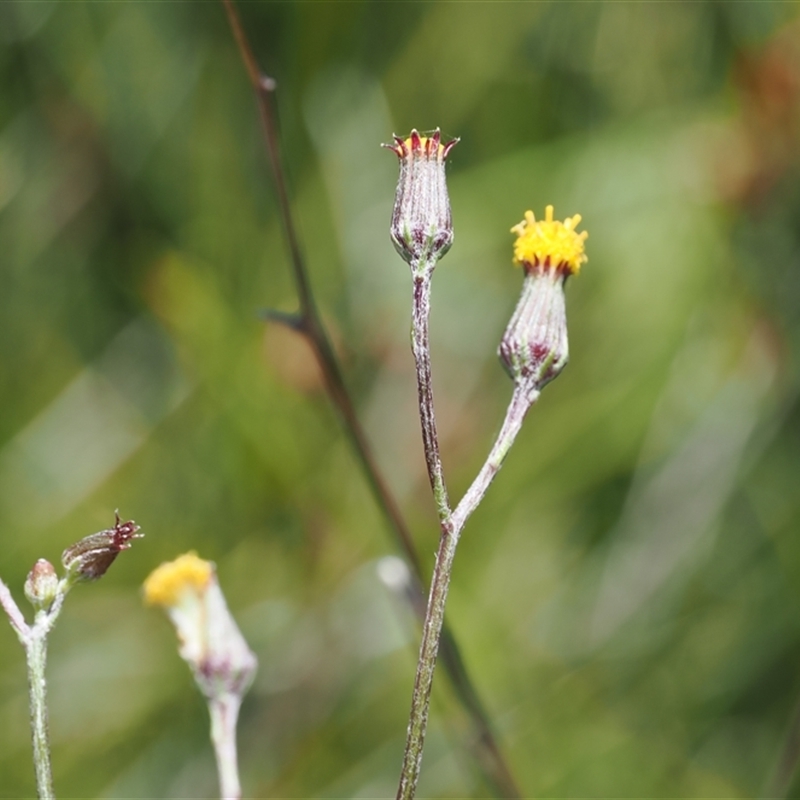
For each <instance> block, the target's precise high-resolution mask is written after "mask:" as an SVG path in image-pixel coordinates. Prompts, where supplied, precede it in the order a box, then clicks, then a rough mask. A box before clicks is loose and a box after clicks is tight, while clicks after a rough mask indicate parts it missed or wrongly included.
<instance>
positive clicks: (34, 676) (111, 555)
mask: <svg viewBox="0 0 800 800" xmlns="http://www.w3.org/2000/svg"><path fill="white" fill-rule="evenodd" d="M141 536H143V534H140V533H139V526H138V525H137V524H136V523H135V522H133V521H132V520H130V521H128V522H121V521H120V518H119V514H117V516H116V522H115V524H114V527H113V528H109V529H107V530H103V531H100V532H99V533H93V534H91V535H90V536H86V537H84V538H83V539H81V540H80V541H78V542H76V543H75V544H73V545H71V546H70V547H68V548H67V549H66V550H65V551H64V553H63V554H62V556H61V561H62V564H63V565H64V567H65V569H66V576H65V577H63V578H59V577H58V576H57V575H56V571H55V569H54V567H53V565H52V564H51V563H50V562H49V561H47V560H45V559H43V558H40V559H39V560H38V561H37V562H36V563H35V564H34V565H33V569H31V571H30V573H29V574H28V578H27V580H26V581H25V596H26V597H27V599H28V600H29V601H30V603H31V604H32V605H33V607H34V609H35V614H34V619H33V624H32V625H29V624H28V623H27V622H26V621H25V617H24V615H23V614H22V612H21V611H20V610H19V607H18V606H17V604H16V602H15V601H14V598H13V597H12V595H11V592H10V591H9V589H8V587H7V586H6V585H5V583H3V581H2V580H0V606H2V607H3V610H4V611H5V612H6V614H7V615H8V619H9V621H10V622H11V627H12V628H13V629H14V631H15V632H16V634H17V638H18V639H19V641H20V644H21V645H22V646H23V648H24V649H25V660H26V662H27V667H28V693H29V698H30V714H31V739H32V743H33V767H34V772H35V774H36V794H37V797H39V798H40V800H55V793H54V791H53V775H52V769H51V766H50V744H49V737H48V730H47V680H46V676H45V667H46V666H47V637H48V635H49V633H50V631H51V630H52V629H53V626H54V625H55V624H56V620H57V619H58V617H59V615H60V614H61V609H62V607H63V605H64V599H65V598H66V596H67V593H68V592H69V591H70V589H71V588H72V587H73V586H74V585H75V584H76V583H80V582H83V581H92V580H96V579H97V578H100V577H102V576H103V575H104V574H105V572H106V570H107V569H108V568H109V567H110V566H111V564H112V562H113V561H114V560H115V559H116V557H117V556H118V555H119V554H120V553H121V552H122V551H123V550H127V549H129V548H130V546H131V544H130V543H131V540H132V539H139V538H141Z"/></svg>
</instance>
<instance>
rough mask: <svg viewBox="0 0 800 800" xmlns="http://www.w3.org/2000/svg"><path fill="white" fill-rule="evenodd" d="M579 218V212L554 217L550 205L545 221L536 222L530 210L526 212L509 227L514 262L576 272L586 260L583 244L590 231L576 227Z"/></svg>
mask: <svg viewBox="0 0 800 800" xmlns="http://www.w3.org/2000/svg"><path fill="white" fill-rule="evenodd" d="M580 221H581V215H580V214H575V216H574V217H567V219H565V220H564V222H559V221H558V220H554V219H553V206H547V208H546V209H545V217H544V220H539V221H537V220H536V218H535V217H534V216H533V211H526V212H525V219H524V220H523V221H522V222H520V223H519V225H515V226H514V227H513V228H512V229H511V232H512V233H516V234H517V241H516V242H514V263H515V264H519V265H521V266H524V267H527V268H529V269H531V268H534V267H540V266H541V267H552V268H554V269H558V270H560V271H562V272H564V273H566V274H567V275H577V274H578V272H579V271H580V268H581V264H583V263H585V262H586V261H587V260H588V259H587V258H586V254H585V253H584V247H583V243H584V242H585V241H586V237H587V236H588V235H589V234H588V233H587V232H586V231H582V232H581V233H578V232H577V231H576V230H575V228H576V227H577V225H578V223H579V222H580Z"/></svg>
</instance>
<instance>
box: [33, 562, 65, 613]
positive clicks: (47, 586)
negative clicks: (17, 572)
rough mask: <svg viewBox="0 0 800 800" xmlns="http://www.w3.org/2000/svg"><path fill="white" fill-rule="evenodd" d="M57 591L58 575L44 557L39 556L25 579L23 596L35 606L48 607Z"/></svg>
mask: <svg viewBox="0 0 800 800" xmlns="http://www.w3.org/2000/svg"><path fill="white" fill-rule="evenodd" d="M57 593H58V575H56V571H55V568H54V567H53V565H52V564H51V563H50V562H49V561H48V560H47V559H46V558H40V559H39V560H38V561H37V562H36V563H35V564H34V565H33V569H32V570H31V571H30V572H29V573H28V577H27V579H26V581H25V597H27V598H28V600H29V601H30V603H31V605H33V606H34V607H35V608H37V609H39V608H49V606H50V605H51V604H52V602H53V600H55V599H56V594H57Z"/></svg>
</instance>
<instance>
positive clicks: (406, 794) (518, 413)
mask: <svg viewBox="0 0 800 800" xmlns="http://www.w3.org/2000/svg"><path fill="white" fill-rule="evenodd" d="M432 272H433V265H431V266H430V267H429V268H427V269H424V270H418V269H415V270H413V273H414V293H413V307H412V331H411V349H412V352H413V354H414V361H415V363H416V368H417V390H418V395H419V416H420V422H421V424H422V442H423V445H424V448H425V460H426V463H427V465H428V476H429V478H430V482H431V489H432V490H433V495H434V499H435V501H436V508H437V511H438V513H439V522H440V526H441V538H440V540H439V551H438V553H437V554H436V567H435V569H434V572H433V580H432V582H431V591H430V595H429V597H428V607H427V611H426V614H425V622H424V624H423V629H422V643H421V645H420V651H419V661H418V662H417V673H416V676H415V678H414V691H413V694H412V698H411V714H410V717H409V723H408V734H407V737H406V749H405V754H404V756H403V767H402V770H401V773H400V784H399V786H398V789H397V800H412V798H413V797H414V795H415V793H416V790H417V781H418V780H419V774H420V768H421V764H422V751H423V747H424V744H425V732H426V729H427V725H428V710H429V707H430V699H431V688H432V686H433V674H434V670H435V668H436V657H437V653H438V651H439V646H440V641H441V633H442V626H443V624H444V611H445V604H446V601H447V591H448V589H449V587H450V577H451V574H452V568H453V560H454V558H455V554H456V546H457V545H458V540H459V537H460V536H461V531H462V530H463V529H464V525H465V524H466V521H467V519H468V518H469V517H470V515H471V514H472V512H473V511H474V510H475V509H476V508H477V507H478V505H479V504H480V502H481V500H483V497H484V495H485V494H486V491H487V489H488V488H489V485H490V484H491V482H492V481H493V480H494V477H495V475H496V474H497V472H498V471H499V469H500V467H501V466H502V464H503V460H504V459H505V457H506V455H508V451H509V450H510V449H511V445H512V444H513V443H514V440H515V439H516V436H517V434H518V433H519V431H520V428H521V427H522V423H523V421H524V419H525V415H526V414H527V413H528V410H529V409H530V407H531V406H532V405H533V403H535V402H536V400H537V398H538V397H539V390H538V389H537V388H536V386H535V384H534V383H533V382H532V381H531V382H524V381H520V382H517V383H516V384H515V386H514V393H513V395H512V396H511V401H510V403H509V405H508V408H507V410H506V416H505V420H504V421H503V424H502V426H501V428H500V432H499V433H498V435H497V437H496V439H495V442H494V444H493V445H492V448H491V450H490V452H489V455H488V457H487V458H486V461H485V462H484V464H483V466H482V467H481V469H480V471H479V472H478V474H477V476H476V477H475V480H474V481H473V482H472V485H471V486H470V487H469V489H468V490H467V491H466V493H465V494H464V497H463V498H462V499H461V502H459V504H458V506H457V507H456V509H455V511H451V510H450V508H449V504H448V499H447V487H446V485H445V481H444V471H443V468H442V462H441V457H440V455H439V439H438V433H437V430H436V414H435V411H434V406H433V387H432V380H431V363H430V345H429V340H428V320H429V316H430V290H431V275H432Z"/></svg>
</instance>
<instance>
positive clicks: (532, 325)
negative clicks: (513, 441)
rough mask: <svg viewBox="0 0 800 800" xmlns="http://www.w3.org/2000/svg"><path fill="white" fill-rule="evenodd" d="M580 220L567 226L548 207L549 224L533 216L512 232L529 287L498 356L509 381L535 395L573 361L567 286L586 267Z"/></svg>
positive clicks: (573, 219) (517, 258) (529, 214)
mask: <svg viewBox="0 0 800 800" xmlns="http://www.w3.org/2000/svg"><path fill="white" fill-rule="evenodd" d="M580 219H581V218H580V215H579V214H576V215H575V216H574V217H570V218H568V219H567V220H566V221H565V222H563V223H561V222H557V221H554V220H553V207H552V206H547V211H546V214H545V219H544V221H542V222H537V221H536V220H535V219H534V216H533V213H532V212H531V211H528V212H526V214H525V221H524V222H521V223H520V224H519V225H515V226H514V227H513V228H512V229H511V231H512V233H516V234H517V241H516V242H515V243H514V262H515V263H516V264H520V265H522V267H523V268H524V269H525V281H524V283H523V285H522V295H521V296H520V299H519V302H518V303H517V307H516V309H515V310H514V314H513V316H512V317H511V321H510V322H509V324H508V327H507V328H506V331H505V333H504V334H503V338H502V340H501V341H500V347H499V349H498V355H499V356H500V360H501V361H502V362H503V365H504V366H505V368H506V370H508V373H509V375H511V377H512V378H513V379H514V381H515V382H516V383H518V384H520V383H524V384H526V385H527V386H529V387H530V388H531V389H532V390H533V391H536V392H538V391H541V389H542V387H543V386H544V385H545V384H546V383H548V382H549V381H551V380H553V378H555V377H556V376H557V375H559V374H560V372H561V370H562V369H564V367H565V366H566V364H567V359H568V358H569V341H568V339H567V313H566V304H565V301H564V282H565V281H566V279H567V277H568V276H569V275H573V274H575V273H577V272H578V270H579V269H580V267H581V264H583V263H584V262H585V261H586V255H585V254H584V248H583V243H584V241H585V239H586V237H587V236H588V234H587V233H586V232H585V231H584V232H583V233H577V232H576V231H575V226H576V225H577V224H578V223H579V222H580Z"/></svg>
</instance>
